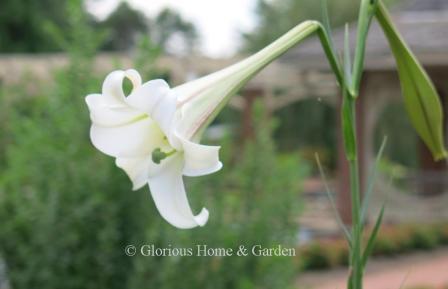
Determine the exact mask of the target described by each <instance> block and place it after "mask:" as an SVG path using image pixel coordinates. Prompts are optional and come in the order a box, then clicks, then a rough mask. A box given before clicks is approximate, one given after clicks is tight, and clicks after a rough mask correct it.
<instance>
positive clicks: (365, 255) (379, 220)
mask: <svg viewBox="0 0 448 289" xmlns="http://www.w3.org/2000/svg"><path fill="white" fill-rule="evenodd" d="M384 208H385V205H383V206H382V207H381V211H380V214H379V215H378V218H377V219H376V222H375V226H374V227H373V231H372V233H370V236H369V240H368V241H367V245H366V248H365V249H364V253H363V255H362V265H363V267H365V266H366V264H367V260H368V259H369V257H370V254H372V251H373V246H374V245H375V240H376V237H377V236H378V232H379V230H380V227H381V223H382V222H383V216H384Z"/></svg>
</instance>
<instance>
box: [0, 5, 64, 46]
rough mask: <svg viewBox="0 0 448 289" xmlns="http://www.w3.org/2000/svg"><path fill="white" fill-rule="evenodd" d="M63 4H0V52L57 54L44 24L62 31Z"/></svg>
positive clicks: (53, 42)
mask: <svg viewBox="0 0 448 289" xmlns="http://www.w3.org/2000/svg"><path fill="white" fill-rule="evenodd" d="M64 2H65V1H59V0H41V1H30V0H15V1H4V0H3V1H2V2H1V4H0V5H1V8H0V52H42V51H55V50H60V49H59V47H58V45H57V43H55V41H54V39H52V37H50V36H49V35H48V31H47V30H46V25H47V23H54V24H55V25H57V26H58V27H60V28H61V29H66V28H67V26H68V24H67V13H66V10H65V3H64Z"/></svg>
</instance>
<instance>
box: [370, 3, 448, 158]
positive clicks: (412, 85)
mask: <svg viewBox="0 0 448 289" xmlns="http://www.w3.org/2000/svg"><path fill="white" fill-rule="evenodd" d="M376 18H377V19H378V22H379V23H380V25H381V27H382V29H383V31H384V34H385V35H386V37H387V39H388V41H389V45H390V48H391V50H392V53H393V54H394V56H395V61H396V63H397V69H398V75H399V77H400V83H401V89H402V93H403V96H404V102H405V106H406V110H407V112H408V114H409V118H410V119H411V122H412V125H413V126H414V128H415V130H416V131H417V133H418V134H419V135H420V137H421V138H422V140H423V141H424V142H425V144H426V145H427V146H428V148H429V150H430V151H431V153H432V155H433V157H434V159H435V160H440V159H443V158H446V157H447V156H448V154H447V151H446V150H445V146H444V141H443V111H442V105H441V103H440V99H439V95H438V93H437V90H436V89H435V87H434V84H433V83H432V81H431V80H430V78H429V76H428V74H427V73H426V71H425V70H424V69H423V67H422V65H421V64H420V63H419V62H418V60H417V59H416V57H415V56H414V54H413V53H412V51H411V50H410V49H409V47H408V46H407V44H406V43H405V41H404V40H403V38H402V37H401V35H400V33H399V32H398V30H397V29H396V28H395V26H394V24H393V22H392V20H391V18H390V15H389V13H388V12H387V10H386V7H385V6H384V4H383V3H382V2H381V1H379V5H378V9H376Z"/></svg>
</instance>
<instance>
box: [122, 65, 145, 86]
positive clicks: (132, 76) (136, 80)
mask: <svg viewBox="0 0 448 289" xmlns="http://www.w3.org/2000/svg"><path fill="white" fill-rule="evenodd" d="M124 74H125V76H126V77H127V78H129V80H130V81H131V82H132V85H133V87H134V88H137V87H139V86H140V85H142V77H141V76H140V73H138V71H137V70H135V69H128V70H126V71H125V72H124Z"/></svg>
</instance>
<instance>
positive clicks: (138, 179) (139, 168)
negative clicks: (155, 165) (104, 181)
mask: <svg viewBox="0 0 448 289" xmlns="http://www.w3.org/2000/svg"><path fill="white" fill-rule="evenodd" d="M115 164H116V165H117V167H119V168H121V169H123V170H124V171H125V173H126V174H127V175H128V177H129V179H131V182H132V190H134V191H136V190H138V189H140V188H141V187H143V186H144V185H146V184H147V183H148V178H149V170H150V166H151V156H141V157H133V158H117V159H116V160H115Z"/></svg>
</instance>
